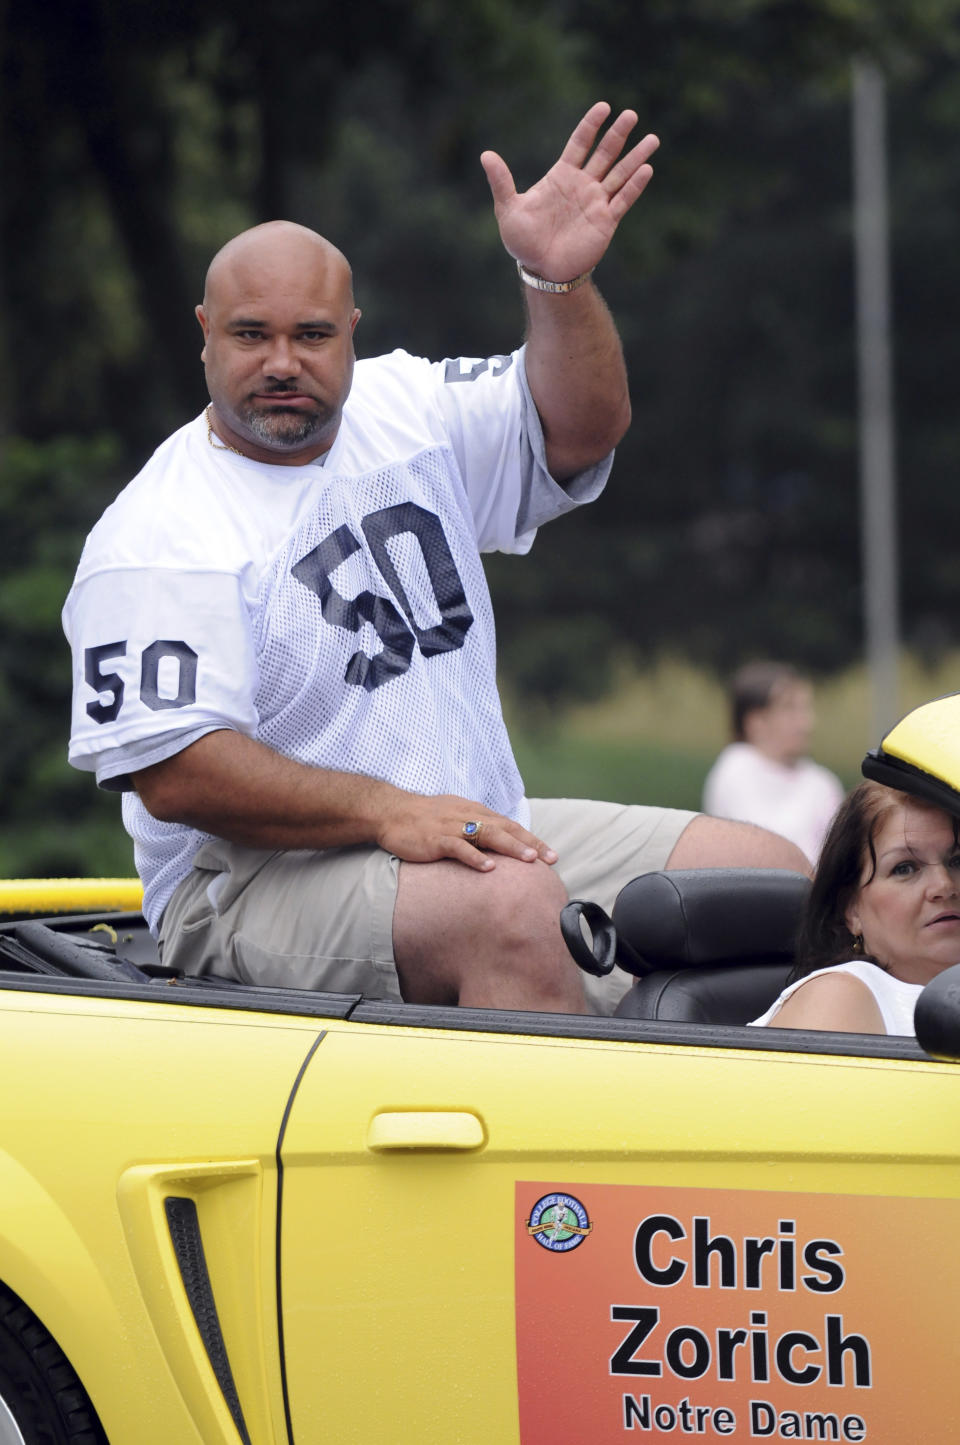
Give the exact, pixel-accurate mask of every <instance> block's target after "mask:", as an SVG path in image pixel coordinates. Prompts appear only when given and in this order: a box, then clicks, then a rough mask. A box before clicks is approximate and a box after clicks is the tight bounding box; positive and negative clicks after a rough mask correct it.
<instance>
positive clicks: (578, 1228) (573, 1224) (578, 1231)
mask: <svg viewBox="0 0 960 1445" xmlns="http://www.w3.org/2000/svg"><path fill="white" fill-rule="evenodd" d="M526 1226H527V1233H528V1234H532V1235H533V1238H534V1239H535V1240H536V1241H537V1243H538V1244H539V1245H542V1247H543V1248H544V1249H549V1250H552V1251H553V1253H555V1254H566V1253H568V1252H569V1251H570V1250H571V1249H576V1248H577V1247H578V1245H581V1244H582V1243H583V1241H584V1240H585V1239H586V1237H587V1235H588V1234H589V1233H590V1232H591V1230H592V1229H593V1225H592V1224H591V1223H590V1219H589V1216H588V1215H587V1211H586V1210H585V1209H584V1207H583V1205H582V1204H581V1203H580V1201H579V1199H574V1197H573V1195H572V1194H545V1195H544V1196H543V1198H542V1199H538V1200H537V1202H536V1204H535V1205H534V1206H533V1208H532V1209H531V1211H530V1218H529V1219H528V1220H527V1221H526Z"/></svg>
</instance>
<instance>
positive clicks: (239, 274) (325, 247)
mask: <svg viewBox="0 0 960 1445" xmlns="http://www.w3.org/2000/svg"><path fill="white" fill-rule="evenodd" d="M314 271H316V272H319V273H322V274H323V275H324V276H328V277H329V278H330V279H334V278H337V279H339V280H340V282H341V283H342V284H345V285H346V286H347V288H348V295H349V299H350V305H351V307H352V305H353V273H352V272H351V270H350V264H349V262H348V261H347V258H346V256H345V255H344V254H343V252H342V251H339V250H338V249H337V247H336V246H335V245H334V244H333V242H332V241H328V240H327V239H326V237H325V236H321V235H320V234H319V233H318V232H317V231H311V230H310V228H309V227H308V226H300V225H298V224H297V222H296V221H265V222H264V223H263V224H262V225H260V226H251V227H250V229H249V230H248V231H241V232H240V234H239V235H238V236H234V237H232V239H231V240H229V241H228V242H227V243H226V245H224V246H221V247H220V250H219V251H218V252H217V254H216V255H215V256H214V258H213V260H212V261H211V262H210V265H209V266H208V267H207V277H206V281H205V283H204V288H203V304H204V307H206V308H207V309H209V307H210V305H211V304H213V303H214V302H215V298H216V296H217V295H218V293H220V292H222V291H224V290H227V291H228V292H229V291H231V290H233V289H235V288H237V287H238V286H239V287H240V288H241V289H242V288H244V287H245V286H246V285H247V284H249V283H250V282H251V281H253V282H254V283H255V284H256V283H257V282H259V284H269V280H270V279H272V280H273V281H276V280H278V279H280V278H282V277H284V276H285V275H288V274H289V275H297V274H299V275H303V274H304V273H307V274H309V273H312V272H314Z"/></svg>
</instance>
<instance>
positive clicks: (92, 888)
mask: <svg viewBox="0 0 960 1445" xmlns="http://www.w3.org/2000/svg"><path fill="white" fill-rule="evenodd" d="M142 904H143V884H142V883H141V882H140V879H139V878H10V879H3V880H0V914H4V913H93V912H96V913H100V912H102V913H136V912H138V911H139V909H140V907H141V906H142Z"/></svg>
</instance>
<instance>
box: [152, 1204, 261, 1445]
mask: <svg viewBox="0 0 960 1445" xmlns="http://www.w3.org/2000/svg"><path fill="white" fill-rule="evenodd" d="M163 1205H164V1209H165V1210H166V1214H167V1227H168V1228H169V1230H170V1238H171V1240H172V1241H173V1248H174V1253H175V1254H176V1256H177V1264H178V1265H179V1266H180V1277H181V1279H182V1280H183V1287H184V1289H185V1290H186V1293H187V1299H188V1300H189V1301H190V1308H191V1310H192V1311H193V1318H194V1319H195V1320H196V1322H197V1329H198V1330H199V1331H200V1338H201V1340H202V1341H203V1347H204V1349H205V1350H206V1352H207V1358H208V1359H209V1361H210V1364H211V1366H212V1368H213V1373H214V1374H215V1375H216V1377H217V1384H218V1385H219V1386H220V1390H221V1392H222V1394H223V1398H224V1400H225V1401H226V1405H227V1409H228V1410H229V1411H230V1418H231V1419H232V1421H233V1423H234V1425H235V1426H236V1427H237V1434H238V1435H239V1436H240V1439H241V1440H242V1441H243V1445H250V1435H249V1433H248V1431H247V1422H246V1421H245V1420H244V1418H243V1408H242V1406H241V1404H240V1396H239V1395H238V1394H237V1387H236V1384H235V1383H234V1379H233V1371H232V1370H231V1368H230V1359H229V1356H228V1355H227V1345H226V1341H225V1340H224V1338H223V1330H222V1329H221V1328H220V1316H219V1315H218V1314H217V1304H216V1300H215V1299H214V1297H213V1287H212V1285H211V1284H210V1272H209V1270H208V1269H207V1257H206V1255H205V1254H204V1251H203V1236H202V1235H201V1233H200V1221H199V1219H198V1218H197V1206H196V1204H195V1203H194V1201H193V1200H192V1199H185V1198H182V1197H181V1196H179V1195H176V1194H168V1195H167V1197H166V1199H165V1200H164V1201H163Z"/></svg>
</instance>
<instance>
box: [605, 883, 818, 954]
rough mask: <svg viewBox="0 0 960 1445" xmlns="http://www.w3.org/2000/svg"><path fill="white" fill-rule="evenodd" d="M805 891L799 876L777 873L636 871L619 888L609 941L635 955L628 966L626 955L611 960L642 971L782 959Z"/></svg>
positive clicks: (791, 947)
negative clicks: (613, 932)
mask: <svg viewBox="0 0 960 1445" xmlns="http://www.w3.org/2000/svg"><path fill="white" fill-rule="evenodd" d="M809 889H810V880H809V879H808V878H806V877H804V875H803V874H802V873H790V872H787V871H786V870H785V869H780V868H697V869H673V870H667V871H665V872H662V873H644V874H642V875H641V876H640V877H639V878H634V879H633V880H632V881H631V882H630V883H628V884H626V886H625V887H624V888H622V889H621V891H620V893H619V894H618V896H617V901H616V903H615V904H614V906H613V922H614V926H615V928H616V931H617V937H618V939H620V940H621V941H622V942H623V943H625V944H626V945H627V948H628V949H629V950H632V951H633V952H634V953H635V954H637V955H638V956H639V958H638V961H637V964H636V965H634V964H632V963H631V961H630V959H629V957H618V960H617V961H618V962H619V963H622V965H623V967H624V968H628V969H630V971H631V972H635V973H638V974H643V973H648V972H650V970H652V969H656V968H664V967H672V968H695V967H698V966H701V965H705V964H710V965H717V964H726V963H747V962H749V961H751V960H753V961H756V962H761V961H763V962H771V961H778V960H780V961H787V960H790V959H792V957H793V953H794V948H795V945H796V936H797V928H798V926H799V922H800V915H801V912H802V910H803V906H804V903H805V901H806V897H807V894H808V892H809ZM624 952H625V953H626V952H627V950H624Z"/></svg>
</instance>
